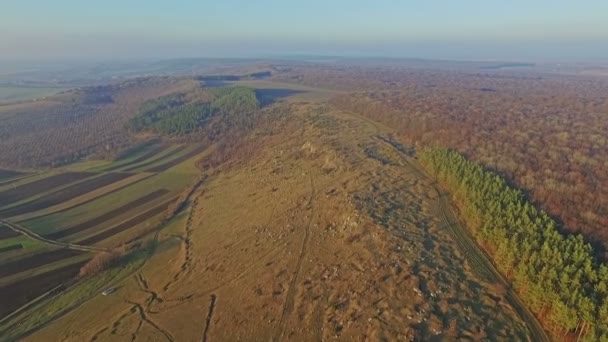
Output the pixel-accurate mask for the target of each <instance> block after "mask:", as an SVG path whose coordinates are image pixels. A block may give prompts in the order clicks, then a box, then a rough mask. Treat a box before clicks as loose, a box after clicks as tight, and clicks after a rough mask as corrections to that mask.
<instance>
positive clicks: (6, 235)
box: [0, 225, 19, 240]
mask: <svg viewBox="0 0 608 342" xmlns="http://www.w3.org/2000/svg"><path fill="white" fill-rule="evenodd" d="M15 236H19V233H17V232H15V231H14V230H12V229H10V228H8V227H5V226H3V225H0V240H4V239H10V238H14V237H15Z"/></svg>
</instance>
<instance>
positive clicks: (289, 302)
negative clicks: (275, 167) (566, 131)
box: [274, 176, 316, 341]
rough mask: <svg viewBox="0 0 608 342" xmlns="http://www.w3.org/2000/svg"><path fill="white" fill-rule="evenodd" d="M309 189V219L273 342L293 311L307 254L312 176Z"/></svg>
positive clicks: (313, 190) (280, 336) (313, 185)
mask: <svg viewBox="0 0 608 342" xmlns="http://www.w3.org/2000/svg"><path fill="white" fill-rule="evenodd" d="M310 188H311V193H310V198H309V200H308V203H307V204H306V208H310V213H309V215H310V219H309V220H308V223H307V224H306V228H305V232H304V239H303V240H302V248H300V254H299V255H298V261H297V263H296V270H295V272H294V275H293V278H292V279H291V282H290V284H289V290H287V298H286V299H285V304H284V306H283V311H282V313H281V319H280V320H279V325H278V330H277V334H276V335H275V338H274V340H275V341H279V340H281V338H282V337H283V334H284V331H285V320H286V319H287V317H289V314H291V312H292V311H293V308H294V301H295V293H296V286H297V285H298V280H299V279H300V277H301V274H302V263H303V262H304V259H305V258H306V253H307V252H308V245H309V244H310V235H311V232H310V230H311V225H312V221H313V218H314V214H315V210H314V206H313V200H314V198H315V192H316V190H315V183H314V180H313V177H312V176H310Z"/></svg>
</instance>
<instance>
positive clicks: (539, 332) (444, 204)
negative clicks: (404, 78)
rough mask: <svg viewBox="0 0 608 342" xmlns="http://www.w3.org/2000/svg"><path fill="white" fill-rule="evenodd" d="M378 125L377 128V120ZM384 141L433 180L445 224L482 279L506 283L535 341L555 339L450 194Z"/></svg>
mask: <svg viewBox="0 0 608 342" xmlns="http://www.w3.org/2000/svg"><path fill="white" fill-rule="evenodd" d="M374 127H376V128H377V126H376V125H375V124H374ZM380 140H382V139H380ZM382 141H384V142H385V143H386V144H387V146H390V147H391V148H393V149H395V151H397V152H398V153H399V154H400V155H402V157H403V160H404V161H405V162H406V166H407V167H408V168H409V169H410V170H411V171H412V172H415V173H416V174H417V175H419V176H420V177H421V178H426V179H427V180H429V181H430V182H431V184H432V187H433V188H434V190H435V191H436V192H437V195H438V197H437V206H438V208H439V211H440V218H441V220H442V222H443V224H444V225H445V226H446V227H447V228H449V230H450V232H451V233H452V236H453V237H454V240H455V241H456V242H457V244H458V246H459V248H460V249H461V251H462V253H464V255H465V256H466V257H467V259H468V260H469V262H470V263H471V266H472V267H471V268H472V269H473V270H474V271H475V272H476V273H477V275H478V276H479V277H480V278H481V279H483V280H485V281H487V282H490V283H495V284H500V285H501V286H502V287H504V288H505V289H507V294H506V298H507V299H508V301H509V303H510V304H511V306H513V308H514V309H515V311H516V312H517V314H518V315H519V316H520V318H521V319H522V320H523V321H524V322H526V324H527V326H528V329H529V331H530V334H531V335H532V340H533V341H547V342H548V341H551V338H550V337H549V336H548V335H547V333H546V331H545V330H544V329H543V327H542V326H541V324H540V322H539V321H538V320H537V319H536V316H534V314H533V313H532V312H531V311H530V310H529V309H528V308H527V307H526V306H525V305H524V304H523V303H522V301H521V299H520V298H519V296H518V295H517V294H516V293H515V291H513V289H512V288H511V285H510V284H509V282H508V281H507V280H506V279H505V278H504V277H503V276H502V274H500V272H499V271H498V270H497V269H496V268H495V267H494V264H493V263H492V261H491V259H490V257H489V256H488V255H487V254H486V253H485V251H483V250H482V249H481V247H479V245H477V243H476V242H475V241H474V240H473V238H472V237H471V236H470V235H469V232H468V231H467V230H466V229H465V228H464V227H463V226H462V225H461V224H460V222H459V221H458V219H457V216H456V214H455V213H454V211H453V209H452V205H451V203H450V201H449V197H448V196H449V195H448V194H447V193H442V192H441V190H440V189H439V188H438V186H437V182H435V181H433V180H432V178H431V177H430V176H428V175H426V173H425V172H424V171H423V170H422V169H421V168H420V167H419V166H418V165H416V164H415V161H413V160H412V159H411V158H410V157H408V156H404V155H403V152H402V151H399V150H398V149H397V148H395V146H393V145H392V144H390V143H388V142H386V141H385V140H382Z"/></svg>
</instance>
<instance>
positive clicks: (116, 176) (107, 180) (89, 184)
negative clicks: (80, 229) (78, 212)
mask: <svg viewBox="0 0 608 342" xmlns="http://www.w3.org/2000/svg"><path fill="white" fill-rule="evenodd" d="M132 175H133V174H131V173H108V174H105V175H103V176H101V177H97V178H94V179H91V180H88V181H84V182H81V183H78V184H74V185H70V186H68V187H67V188H64V189H61V190H59V191H56V192H53V193H50V194H48V195H46V196H43V197H41V198H39V199H36V200H34V201H32V202H28V203H25V204H22V205H20V206H17V207H13V208H9V209H6V210H3V211H1V214H2V216H3V217H11V216H17V215H22V214H26V213H28V212H33V211H36V210H40V209H44V208H48V207H51V206H54V205H57V204H60V203H63V202H66V201H69V200H71V199H73V198H76V197H78V196H81V195H84V194H86V193H88V192H91V191H94V190H96V189H98V188H102V187H104V186H106V185H110V184H112V183H115V182H118V181H120V180H123V179H125V178H127V177H130V176H132Z"/></svg>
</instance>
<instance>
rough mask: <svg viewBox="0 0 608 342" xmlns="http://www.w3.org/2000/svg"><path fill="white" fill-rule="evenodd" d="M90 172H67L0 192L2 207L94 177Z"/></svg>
mask: <svg viewBox="0 0 608 342" xmlns="http://www.w3.org/2000/svg"><path fill="white" fill-rule="evenodd" d="M94 175H95V174H94V173H90V172H66V173H60V174H57V175H53V176H50V177H46V178H43V179H40V180H37V181H34V182H31V183H26V184H23V185H19V186H17V187H16V188H12V189H9V190H5V191H3V192H0V206H6V205H9V204H11V203H15V202H18V201H21V200H24V199H26V198H28V197H31V196H34V195H37V194H40V193H43V192H46V191H49V190H51V189H53V188H57V187H60V186H62V185H65V184H69V183H72V182H76V181H79V180H83V179H85V178H88V177H91V176H94Z"/></svg>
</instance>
